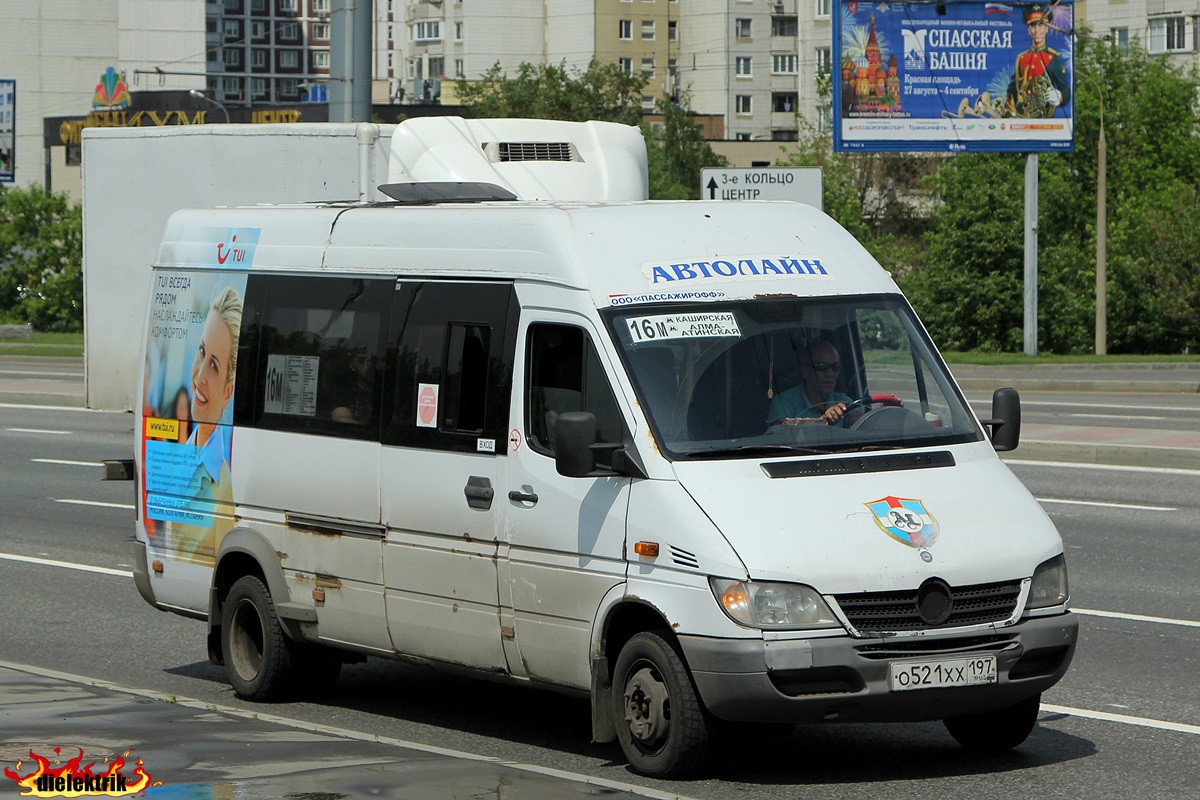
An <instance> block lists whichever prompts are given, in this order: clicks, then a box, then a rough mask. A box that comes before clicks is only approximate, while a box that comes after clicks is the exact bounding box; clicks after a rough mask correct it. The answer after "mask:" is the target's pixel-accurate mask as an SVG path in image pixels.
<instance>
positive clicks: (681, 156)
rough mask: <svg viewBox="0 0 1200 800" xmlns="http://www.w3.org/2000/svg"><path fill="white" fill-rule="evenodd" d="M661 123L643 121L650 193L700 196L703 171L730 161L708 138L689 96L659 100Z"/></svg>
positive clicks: (672, 197)
mask: <svg viewBox="0 0 1200 800" xmlns="http://www.w3.org/2000/svg"><path fill="white" fill-rule="evenodd" d="M657 110H658V113H659V114H660V115H662V122H661V123H657V122H655V123H648V122H643V123H642V136H643V138H644V139H645V140H646V158H647V160H648V161H649V165H650V197H651V198H653V199H655V200H699V199H700V171H701V170H702V169H704V168H705V167H724V166H728V164H729V162H728V161H727V160H726V159H725V157H724V156H722V155H718V154H717V153H716V152H714V151H713V149H712V147H711V146H710V145H709V143H708V142H707V141H705V139H704V135H703V133H702V132H701V130H700V127H699V126H698V125H697V124H696V121H695V119H694V118H693V117H692V115H691V113H690V112H689V111H688V109H687V104H686V100H685V101H684V102H683V103H681V104H678V105H677V104H675V103H672V102H670V101H669V100H662V101H659V103H658V107H657Z"/></svg>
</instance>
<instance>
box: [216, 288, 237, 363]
mask: <svg viewBox="0 0 1200 800" xmlns="http://www.w3.org/2000/svg"><path fill="white" fill-rule="evenodd" d="M212 310H213V311H215V312H217V316H219V317H220V318H221V321H222V322H224V323H225V327H226V328H228V329H229V335H230V336H231V337H232V338H233V345H232V346H231V347H230V348H229V369H228V370H227V371H226V373H225V382H226V383H231V382H232V381H233V377H234V375H236V374H237V358H238V337H239V335H240V333H241V330H242V296H241V295H240V294H238V292H237V289H234V288H233V287H232V286H226V287H225V288H224V289H222V290H221V291H220V293H218V294H217V295H215V296H214V297H213V302H212Z"/></svg>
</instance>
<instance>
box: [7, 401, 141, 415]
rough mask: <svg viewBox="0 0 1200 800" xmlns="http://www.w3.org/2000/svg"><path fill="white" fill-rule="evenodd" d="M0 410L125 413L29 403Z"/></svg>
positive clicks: (10, 405) (8, 406)
mask: <svg viewBox="0 0 1200 800" xmlns="http://www.w3.org/2000/svg"><path fill="white" fill-rule="evenodd" d="M0 408H19V409H22V410H24V411H54V412H60V411H83V412H86V413H88V414H124V413H125V412H124V411H109V410H107V409H103V408H83V407H81V406H35V405H29V404H28V403H0Z"/></svg>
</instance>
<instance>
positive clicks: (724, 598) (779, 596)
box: [708, 578, 841, 628]
mask: <svg viewBox="0 0 1200 800" xmlns="http://www.w3.org/2000/svg"><path fill="white" fill-rule="evenodd" d="M708 582H709V585H711V586H712V590H713V594H714V595H716V598H717V603H718V604H719V605H720V606H721V608H722V609H724V611H725V613H726V614H728V615H729V616H730V617H731V618H733V620H734V621H735V622H739V623H741V624H742V625H748V626H750V627H751V628H837V627H841V623H839V622H838V621H837V619H835V618H834V616H833V612H831V611H830V610H829V606H828V605H826V603H825V601H824V600H822V599H821V595H819V594H817V592H816V590H815V589H812V588H810V587H808V586H803V585H801V584H799V583H769V582H762V583H756V582H754V581H731V580H729V579H728V578H709V581H708Z"/></svg>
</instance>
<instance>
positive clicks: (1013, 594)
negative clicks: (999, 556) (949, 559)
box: [834, 581, 1021, 633]
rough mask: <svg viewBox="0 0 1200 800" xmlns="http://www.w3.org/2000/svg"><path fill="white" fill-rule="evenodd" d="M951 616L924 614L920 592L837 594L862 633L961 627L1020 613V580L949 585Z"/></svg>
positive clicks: (836, 597) (848, 618)
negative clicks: (931, 616) (933, 619)
mask: <svg viewBox="0 0 1200 800" xmlns="http://www.w3.org/2000/svg"><path fill="white" fill-rule="evenodd" d="M946 589H947V590H948V594H949V597H948V599H949V613H948V614H946V615H944V616H945V619H944V620H938V621H932V620H930V619H929V618H928V614H925V615H923V614H922V602H921V600H922V592H921V590H920V589H912V590H903V591H894V592H864V593H861V594H839V595H835V596H834V597H835V599H836V600H837V604H838V606H839V607H840V608H841V610H842V613H843V614H845V615H846V620H847V621H848V622H849V623H850V624H851V625H852V626H853V627H854V629H855V630H857V631H859V632H860V633H874V632H879V631H917V630H930V629H938V628H960V627H963V626H966V625H982V624H985V623H988V622H1001V621H1003V620H1006V619H1009V618H1010V617H1012V616H1013V614H1014V613H1016V610H1017V599H1018V597H1019V596H1020V594H1021V584H1020V582H1019V581H1009V582H1006V583H982V584H976V585H974V586H952V587H951V586H948V587H946Z"/></svg>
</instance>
